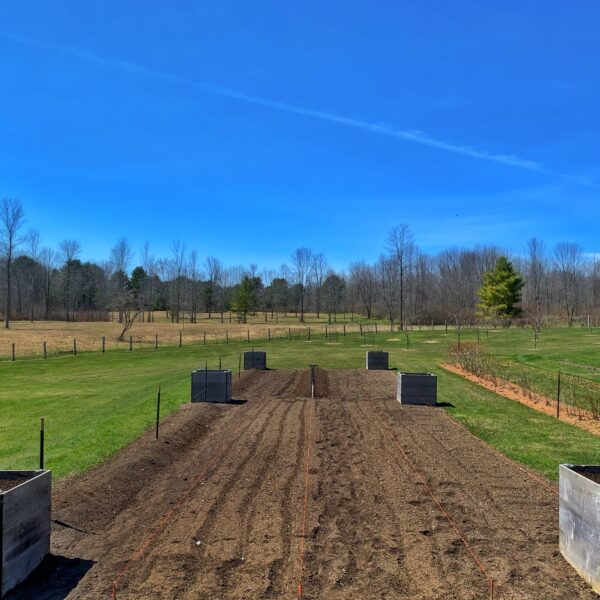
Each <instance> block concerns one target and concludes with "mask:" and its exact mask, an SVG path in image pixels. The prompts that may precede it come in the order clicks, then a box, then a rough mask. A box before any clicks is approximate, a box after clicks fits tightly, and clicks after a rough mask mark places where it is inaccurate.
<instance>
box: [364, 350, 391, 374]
mask: <svg viewBox="0 0 600 600" xmlns="http://www.w3.org/2000/svg"><path fill="white" fill-rule="evenodd" d="M388 364H389V363H388V353H387V352H383V351H382V350H370V351H367V365H366V366H367V369H368V370H370V371H371V370H378V371H386V370H387V369H388Z"/></svg>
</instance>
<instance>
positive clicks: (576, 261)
mask: <svg viewBox="0 0 600 600" xmlns="http://www.w3.org/2000/svg"><path fill="white" fill-rule="evenodd" d="M582 262H583V252H582V250H581V247H580V246H579V245H578V244H571V243H569V242H560V243H558V244H556V246H555V247H554V263H555V265H556V268H557V270H558V276H559V280H560V291H561V296H562V302H563V305H564V307H565V311H566V313H567V321H568V323H569V327H571V326H572V325H573V316H574V314H575V308H576V306H577V299H578V291H579V285H580V276H581V267H582Z"/></svg>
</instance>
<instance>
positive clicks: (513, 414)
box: [0, 329, 600, 478]
mask: <svg viewBox="0 0 600 600" xmlns="http://www.w3.org/2000/svg"><path fill="white" fill-rule="evenodd" d="M479 333H480V341H481V343H482V345H484V346H485V347H487V348H488V349H489V350H490V351H493V352H497V353H499V354H501V355H503V356H508V357H511V358H513V359H515V360H516V357H517V356H519V355H523V356H529V354H532V353H533V350H532V348H533V346H532V335H531V331H530V330H529V331H528V330H524V329H519V330H517V329H507V330H497V331H495V332H493V331H490V333H489V335H485V333H484V332H483V331H480V332H479ZM461 337H462V339H463V341H472V342H476V339H477V332H476V331H475V330H465V331H463V332H462V335H461ZM293 338H294V339H293V341H291V342H290V341H289V340H287V339H286V338H285V337H284V338H278V339H274V340H273V341H271V342H268V341H267V340H252V341H251V343H250V344H248V343H246V342H240V341H236V342H233V343H231V344H223V343H219V344H215V343H213V344H207V345H201V344H200V345H194V346H184V347H183V348H178V347H177V346H161V347H159V349H158V350H154V349H153V348H143V349H135V350H134V351H133V352H129V351H127V350H123V349H122V350H111V351H107V352H106V353H104V354H102V353H99V352H88V353H82V354H79V355H78V356H66V355H65V356H61V357H51V358H48V359H47V360H43V359H42V360H40V359H29V360H17V361H16V362H10V361H9V362H3V363H0V381H1V382H2V386H0V414H1V418H0V466H1V467H2V468H19V469H24V468H35V467H36V466H37V462H38V435H39V434H38V425H39V418H40V417H41V416H44V417H46V419H47V422H46V437H47V447H46V454H47V466H48V467H49V468H52V469H53V471H54V473H55V475H56V476H57V477H62V476H64V475H67V474H69V473H73V472H79V471H82V470H85V469H87V468H89V467H90V466H92V465H95V464H97V463H98V462H100V461H102V460H104V459H106V458H107V457H108V456H110V455H111V454H112V453H114V452H115V451H116V450H118V449H119V448H121V447H122V446H123V445H125V444H127V443H129V442H131V441H133V440H134V439H136V438H137V437H139V435H140V434H141V433H142V432H143V431H144V429H145V428H147V427H148V426H150V425H151V424H152V423H153V421H154V418H155V402H156V390H157V387H158V385H159V384H160V385H161V386H162V403H161V407H162V415H163V416H166V415H167V414H169V413H171V412H173V411H174V410H176V409H177V407H178V406H179V405H180V404H182V403H184V402H188V401H189V385H190V372H191V371H192V370H193V369H197V368H203V367H204V364H205V361H208V366H209V368H216V367H217V366H218V358H219V356H221V358H222V367H223V368H231V369H232V370H233V371H234V372H235V373H237V368H238V361H239V355H240V353H241V352H243V351H245V350H249V349H251V348H255V349H257V350H258V349H261V350H266V351H267V352H268V358H267V362H268V366H269V367H272V368H304V367H306V366H307V365H308V364H310V363H316V364H319V365H320V366H322V367H324V368H330V369H333V368H338V369H341V368H363V367H364V364H365V351H366V350H369V349H382V350H387V351H389V352H390V366H391V367H396V368H399V369H400V370H405V371H431V370H434V371H436V372H437V373H438V374H439V376H440V381H439V394H440V398H439V399H440V401H443V402H449V403H451V404H453V405H454V408H448V409H447V410H448V411H449V412H450V414H452V415H453V416H454V417H455V418H457V419H458V420H459V421H461V422H463V423H464V424H465V425H467V427H469V429H471V430H472V431H473V432H474V433H475V434H476V435H479V436H480V437H481V438H482V439H484V440H486V441H487V442H488V443H490V444H491V445H492V446H494V447H496V448H497V449H499V450H500V451H503V452H505V453H506V454H507V455H509V456H511V457H512V458H515V459H516V460H520V461H521V462H523V463H524V464H528V465H530V466H532V467H533V468H535V469H537V470H539V471H540V472H542V473H544V474H546V475H548V476H549V477H551V478H556V468H557V465H558V464H559V463H561V462H587V463H590V462H596V461H597V460H598V459H600V441H599V438H596V437H595V436H592V435H591V434H587V433H585V432H583V431H580V430H579V429H577V428H575V427H571V426H569V425H567V424H564V423H559V422H556V420H553V419H552V418H551V417H547V416H545V415H541V414H539V413H536V412H535V411H532V410H531V409H528V408H527V407H524V406H522V405H520V404H518V403H516V402H513V401H510V400H507V399H504V398H502V397H499V396H497V395H495V394H493V393H491V392H488V391H487V390H484V389H482V388H480V387H478V386H476V385H474V384H472V383H471V382H468V381H465V380H463V379H461V378H460V377H456V376H454V375H451V374H448V373H445V372H442V371H441V370H440V369H436V368H435V367H434V366H435V365H437V364H439V363H441V362H443V361H444V360H445V357H446V355H447V351H448V347H449V345H450V344H451V343H454V342H455V340H456V332H454V331H452V330H449V331H448V332H445V331H444V330H443V329H436V330H435V331H430V330H426V329H423V330H422V331H420V332H419V331H414V332H410V333H409V349H408V350H407V349H406V337H405V335H404V334H403V333H402V332H400V333H399V332H393V333H391V332H389V331H383V332H380V333H379V334H378V335H375V336H372V335H370V334H369V335H367V336H365V337H360V336H359V335H358V334H355V333H349V334H348V335H347V336H343V335H342V334H341V333H339V334H338V335H337V336H335V335H334V336H331V337H329V338H325V336H324V334H323V333H322V332H319V333H318V334H313V335H312V336H311V340H310V341H308V340H307V339H306V336H304V337H302V336H293ZM581 340H582V334H581V332H580V331H578V330H575V329H572V330H568V329H564V330H556V331H554V330H549V331H548V332H547V334H545V340H544V343H545V344H546V345H547V347H548V348H547V349H546V350H540V354H541V355H542V356H545V355H546V354H545V353H549V354H551V353H552V352H554V350H551V349H550V347H551V346H552V347H554V346H556V347H560V348H562V352H563V355H564V356H573V357H577V355H578V349H577V348H578V345H579V344H580V343H581ZM431 342H433V343H431ZM588 360H589V358H588Z"/></svg>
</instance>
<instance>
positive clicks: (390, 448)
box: [354, 402, 489, 600]
mask: <svg viewBox="0 0 600 600" xmlns="http://www.w3.org/2000/svg"><path fill="white" fill-rule="evenodd" d="M369 404H370V408H372V403H369ZM354 405H355V407H356V410H357V411H358V412H360V413H361V415H362V417H363V418H364V419H369V415H368V413H367V412H365V409H364V408H363V407H362V405H361V403H360V402H356V403H354ZM373 427H374V428H375V429H377V431H378V432H379V438H380V443H381V449H382V452H383V453H384V454H385V455H388V456H390V455H394V459H395V461H394V462H395V466H396V470H397V469H402V471H403V479H405V481H408V482H410V484H411V489H410V490H407V491H406V492H405V496H404V498H403V499H404V501H405V502H406V505H407V506H410V507H411V509H409V510H408V511H407V509H406V507H405V512H409V515H410V516H408V517H407V516H406V515H405V516H404V518H403V519H402V521H403V522H405V523H410V524H411V525H410V526H409V527H407V529H408V531H410V533H412V535H413V540H414V537H416V535H420V536H423V537H424V538H425V539H426V547H425V548H424V549H421V548H419V547H417V548H415V547H410V546H408V550H407V557H406V564H407V566H408V565H409V568H410V571H411V578H412V579H414V580H418V585H417V586H415V587H416V588H417V589H416V591H415V594H416V595H417V597H422V595H423V594H426V595H425V596H423V597H425V598H432V599H433V598H445V599H450V598H453V599H457V600H465V599H467V598H473V599H475V598H487V597H489V586H488V583H487V581H486V580H485V578H484V576H483V575H482V573H481V571H480V570H479V569H478V567H477V565H476V564H475V562H474V561H473V560H472V558H471V557H470V556H469V555H468V553H467V550H466V548H465V547H464V544H463V543H462V541H461V540H460V539H459V538H458V537H457V536H456V532H455V531H454V530H453V529H452V527H451V525H450V524H449V523H448V521H447V519H446V518H445V517H444V515H443V514H442V513H441V512H440V511H439V509H438V508H437V507H436V505H435V504H434V502H433V500H432V499H431V497H430V496H429V495H428V494H427V492H426V490H425V489H424V488H423V485H422V483H421V482H420V481H418V480H417V479H415V475H414V473H413V472H412V470H411V469H410V468H409V467H408V464H407V463H406V460H405V459H404V457H403V456H402V454H401V453H400V451H399V450H398V449H396V447H395V445H394V444H390V443H388V444H386V443H385V440H386V439H389V434H388V433H387V432H386V430H385V429H383V427H382V426H381V425H379V424H373ZM409 457H410V455H409ZM413 464H414V463H413ZM415 466H416V465H415ZM417 468H418V467H417ZM396 480H398V478H397V477H396ZM396 492H397V490H394V493H396ZM433 492H434V494H436V496H437V497H438V498H440V496H441V494H439V490H437V489H434V490H433ZM408 498H413V499H410V500H408ZM440 502H441V504H442V506H444V508H446V509H448V506H447V502H446V501H445V500H444V499H440ZM449 513H450V517H451V518H452V519H453V520H454V521H455V523H457V526H459V529H460V525H459V524H458V522H457V519H455V514H453V513H452V511H451V510H449ZM417 523H418V526H415V525H416V524H417ZM463 533H464V532H463ZM468 541H469V540H468ZM470 545H472V544H470ZM424 563H427V568H426V569H423V564H424Z"/></svg>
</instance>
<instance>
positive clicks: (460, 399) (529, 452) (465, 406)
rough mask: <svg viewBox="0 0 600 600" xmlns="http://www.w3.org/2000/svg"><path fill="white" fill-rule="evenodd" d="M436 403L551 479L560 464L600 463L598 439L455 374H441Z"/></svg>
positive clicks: (499, 448)
mask: <svg viewBox="0 0 600 600" xmlns="http://www.w3.org/2000/svg"><path fill="white" fill-rule="evenodd" d="M438 389H439V393H438V396H439V397H438V400H439V401H440V402H448V403H451V404H453V405H454V406H453V407H448V408H446V410H447V411H448V412H449V413H450V414H451V415H452V416H453V417H454V418H455V419H456V420H457V421H459V422H460V423H462V424H463V425H465V426H466V427H467V428H468V429H469V430H470V431H471V432H472V433H474V434H475V435H476V436H477V437H479V438H481V439H482V440H484V441H485V442H487V443H488V444H489V445H490V446H492V447H493V448H496V449H497V450H499V451H500V452H502V453H504V454H506V456H508V457H510V458H512V459H514V460H516V461H518V462H520V463H523V464H525V465H527V466H529V467H532V468H533V469H535V470H536V471H539V472H540V473H542V474H543V475H545V476H546V477H548V478H549V479H557V478H558V465H559V464H561V463H574V464H598V463H599V462H600V436H596V435H593V434H591V433H588V432H586V431H583V430H581V429H579V428H578V427H575V426H574V425H569V424H568V423H564V422H562V421H558V420H557V419H555V418H554V417H551V416H549V415H545V414H543V413H540V412H538V411H536V410H534V409H532V408H529V407H528V406H525V405H523V404H520V403H519V402H516V401H514V400H509V399H508V398H504V397H503V396H500V395H498V394H495V393H493V392H491V391H489V390H486V389H485V388H482V387H480V386H478V385H477V384H475V383H471V382H469V381H466V380H465V379H463V378H462V377H460V376H459V375H455V374H453V373H440V374H439V381H438Z"/></svg>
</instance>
